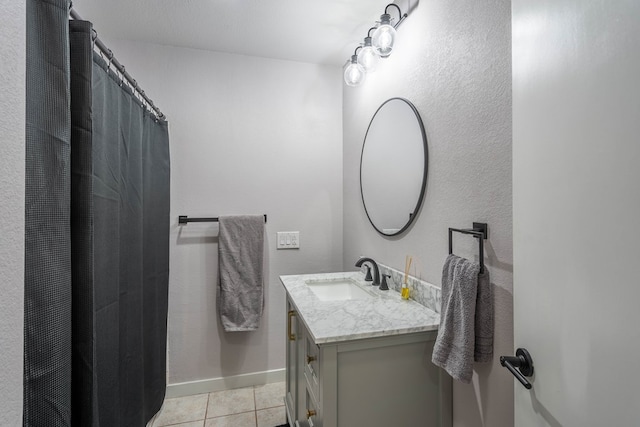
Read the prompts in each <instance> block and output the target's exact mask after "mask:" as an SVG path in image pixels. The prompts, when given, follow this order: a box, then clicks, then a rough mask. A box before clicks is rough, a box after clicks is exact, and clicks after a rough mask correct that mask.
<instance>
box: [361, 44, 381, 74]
mask: <svg viewBox="0 0 640 427" xmlns="http://www.w3.org/2000/svg"><path fill="white" fill-rule="evenodd" d="M378 58H379V56H378V53H377V52H376V50H375V49H374V48H373V46H371V37H365V39H364V46H363V48H362V49H360V52H358V64H360V65H362V68H364V70H365V71H367V72H369V71H374V70H375V69H376V67H377V66H378Z"/></svg>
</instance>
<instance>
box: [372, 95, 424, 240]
mask: <svg viewBox="0 0 640 427" xmlns="http://www.w3.org/2000/svg"><path fill="white" fill-rule="evenodd" d="M393 100H400V101H404V102H405V103H406V104H407V105H408V106H409V107H410V108H411V110H412V111H413V113H414V114H415V116H416V119H417V120H418V124H419V125H420V133H421V135H422V143H423V145H424V150H423V151H424V170H423V174H422V186H421V188H420V196H419V197H418V201H417V203H416V205H415V207H414V209H413V212H411V213H410V214H409V220H408V221H407V223H406V224H405V225H404V227H402V228H401V229H400V230H399V231H397V232H395V233H392V234H387V233H384V232H383V231H382V230H381V229H379V228H378V227H377V226H376V225H375V224H374V223H373V221H372V220H371V216H370V215H369V211H368V210H367V204H366V203H365V201H364V192H363V191H362V158H363V156H364V147H365V144H366V143H367V135H368V134H369V130H370V129H371V124H372V123H373V121H374V120H375V118H376V115H377V114H378V112H379V111H380V109H381V108H382V107H384V106H385V104H387V103H388V102H390V101H393ZM427 147H428V145H427V134H426V132H425V130H424V124H423V123H422V118H421V117H420V113H419V112H418V109H417V108H416V107H415V105H413V103H411V101H409V100H408V99H405V98H401V97H394V98H389V99H387V100H386V101H384V102H383V103H382V104H381V105H380V106H379V107H378V109H377V110H376V112H375V113H374V114H373V117H371V121H370V122H369V126H367V132H366V133H365V135H364V141H363V142H362V151H361V152H360V197H361V199H362V206H363V207H364V211H365V213H366V214H367V218H368V219H369V223H371V225H372V226H373V228H375V230H376V231H377V232H378V233H380V234H382V235H383V236H386V237H392V236H398V235H400V234H402V233H404V232H405V231H406V230H407V229H408V228H409V226H411V224H412V223H413V221H414V220H415V218H416V217H417V216H418V212H419V211H420V207H421V206H422V201H423V200H424V195H425V192H426V189H427V172H428V170H429V152H428V149H427Z"/></svg>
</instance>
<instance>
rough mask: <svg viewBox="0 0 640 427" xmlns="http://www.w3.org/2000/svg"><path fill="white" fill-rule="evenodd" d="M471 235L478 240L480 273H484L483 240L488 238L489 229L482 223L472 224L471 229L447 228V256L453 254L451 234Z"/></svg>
mask: <svg viewBox="0 0 640 427" xmlns="http://www.w3.org/2000/svg"><path fill="white" fill-rule="evenodd" d="M454 231H455V232H457V233H462V234H471V235H472V236H473V237H475V238H477V239H478V246H479V251H480V273H484V240H485V239H487V238H488V237H489V227H488V226H487V224H486V223H484V222H474V223H473V228H472V229H459V228H449V254H452V253H453V232H454Z"/></svg>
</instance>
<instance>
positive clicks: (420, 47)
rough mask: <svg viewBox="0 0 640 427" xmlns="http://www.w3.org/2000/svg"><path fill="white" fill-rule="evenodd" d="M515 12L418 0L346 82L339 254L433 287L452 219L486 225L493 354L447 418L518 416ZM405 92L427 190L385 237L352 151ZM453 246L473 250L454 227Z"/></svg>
mask: <svg viewBox="0 0 640 427" xmlns="http://www.w3.org/2000/svg"><path fill="white" fill-rule="evenodd" d="M510 13H511V10H510V2H509V1H508V0H490V1H485V2H475V1H470V0H459V1H453V2H452V1H442V0H421V1H420V3H419V5H418V6H417V8H416V9H415V10H414V11H413V13H412V14H411V15H410V16H409V17H408V18H407V19H406V20H405V21H404V23H403V24H402V25H401V26H400V28H399V29H398V38H397V47H396V48H395V51H394V53H392V55H391V56H390V57H389V58H388V59H385V60H383V61H381V64H380V66H379V68H378V70H377V71H376V72H375V73H373V74H370V75H368V76H367V81H365V83H364V84H363V85H362V86H360V87H358V88H349V87H346V86H345V88H344V95H343V97H344V101H343V123H344V134H343V138H344V230H345V231H344V257H345V260H344V264H345V266H346V267H349V266H351V265H353V263H354V262H355V260H356V259H357V257H358V255H361V254H366V255H367V256H371V257H373V258H374V259H376V260H379V261H380V262H383V263H384V264H387V265H389V266H391V267H394V268H397V269H400V270H402V269H403V268H404V257H405V255H407V254H410V255H413V257H414V263H415V264H416V274H417V275H418V276H420V277H421V278H422V279H424V280H427V281H428V282H431V283H434V284H436V285H438V286H439V285H440V281H441V271H442V265H443V262H444V259H445V257H446V255H447V253H448V236H447V228H448V227H471V225H472V222H473V221H480V222H487V223H488V224H489V234H490V236H489V240H487V241H486V244H485V248H486V263H487V266H488V269H489V271H490V273H491V278H492V283H493V284H494V285H495V287H494V289H495V316H496V317H495V319H496V325H495V355H494V360H493V362H492V363H490V364H483V365H477V367H476V369H475V373H474V378H473V383H472V384H471V385H465V384H462V383H459V382H455V384H454V426H510V425H513V377H512V376H511V375H510V374H509V373H508V372H507V371H506V370H505V369H504V368H501V367H500V365H499V361H498V356H499V355H501V354H510V353H512V352H513V347H512V346H513V326H512V320H513V314H512V307H513V303H512V287H513V285H512V283H513V277H512V259H513V256H512V213H511V206H512V201H511V195H512V194H511V25H510V24H511V15H510ZM395 96H400V97H405V98H407V99H409V100H410V101H412V102H413V103H414V104H415V106H416V107H417V109H418V111H419V112H420V114H421V117H422V120H423V122H424V125H425V128H426V133H427V138H428V145H429V172H428V180H427V192H426V196H425V201H424V204H423V206H422V210H421V212H420V214H419V216H418V217H417V219H416V222H415V224H414V225H413V227H412V228H411V229H410V230H409V231H408V232H407V233H405V234H404V235H403V236H402V237H400V238H395V237H394V238H385V237H383V236H381V235H379V234H378V233H377V232H376V231H375V230H374V229H373V227H372V226H371V225H370V224H369V223H368V221H367V217H366V215H365V212H364V209H363V207H362V203H361V198H360V188H359V160H360V152H361V148H362V142H363V138H364V135H365V132H366V130H367V126H368V123H369V120H370V119H371V117H372V115H373V114H374V112H375V111H376V109H377V108H378V106H379V105H380V104H381V103H382V102H384V101H385V100H386V99H388V98H391V97H395ZM454 249H455V252H456V253H457V254H459V255H462V256H467V257H471V258H473V257H476V258H477V245H476V242H475V241H474V240H473V239H471V238H468V237H464V236H462V237H459V238H458V239H457V240H456V244H455V245H454Z"/></svg>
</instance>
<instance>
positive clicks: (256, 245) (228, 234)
mask: <svg viewBox="0 0 640 427" xmlns="http://www.w3.org/2000/svg"><path fill="white" fill-rule="evenodd" d="M219 222H220V233H219V241H218V262H219V272H220V288H219V294H218V309H219V312H220V319H221V320H222V326H223V327H224V330H225V331H227V332H238V331H255V330H257V329H258V327H259V326H260V319H261V317H262V308H263V301H264V294H263V277H262V272H263V266H262V259H263V252H264V216H263V215H238V216H221V217H220V218H219Z"/></svg>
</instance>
